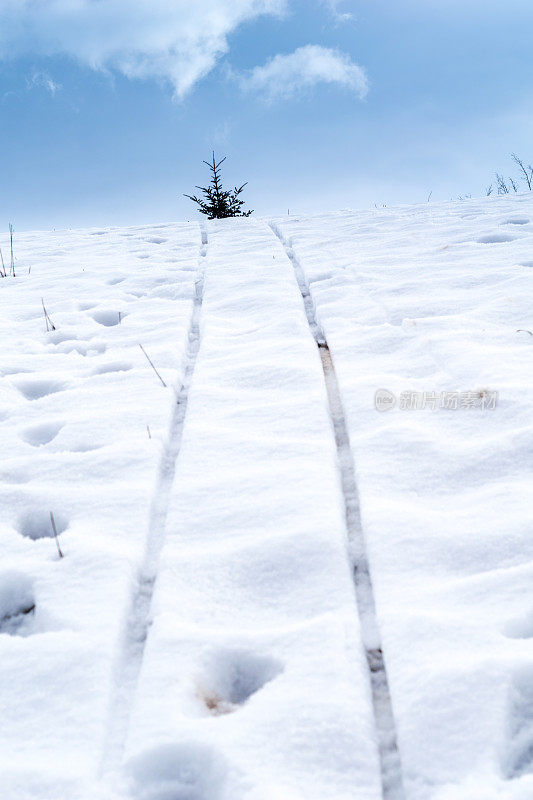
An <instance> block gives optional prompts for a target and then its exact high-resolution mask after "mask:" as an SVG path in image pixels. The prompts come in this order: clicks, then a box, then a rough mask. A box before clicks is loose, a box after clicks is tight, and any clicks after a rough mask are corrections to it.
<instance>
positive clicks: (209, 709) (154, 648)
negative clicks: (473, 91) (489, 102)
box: [0, 196, 533, 800]
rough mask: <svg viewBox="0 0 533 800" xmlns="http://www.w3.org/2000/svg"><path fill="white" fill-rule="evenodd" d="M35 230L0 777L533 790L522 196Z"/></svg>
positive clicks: (3, 419)
mask: <svg viewBox="0 0 533 800" xmlns="http://www.w3.org/2000/svg"><path fill="white" fill-rule="evenodd" d="M7 245H8V242H7V238H6V237H0V247H1V248H2V252H3V254H4V260H5V261H6V252H8V246H7ZM15 255H16V257H17V258H16V262H15V267H16V277H11V276H8V277H6V278H0V333H1V336H2V357H1V359H0V365H1V366H0V376H1V377H0V398H1V406H0V452H1V455H2V458H1V462H0V496H1V504H2V512H3V513H2V515H1V518H0V553H1V561H0V719H1V723H2V724H1V725H0V785H1V786H2V797H3V798H4V797H5V799H6V800H127V799H129V798H132V800H378V798H380V797H382V796H383V797H385V798H386V800H402V799H405V800H496V799H498V800H500V799H501V800H525V799H526V798H531V797H532V796H533V592H532V589H531V586H532V584H533V537H532V536H531V496H532V459H531V452H532V449H533V414H532V406H533V403H532V400H531V378H532V367H531V353H532V350H531V348H532V347H533V318H532V317H533V311H532V302H531V301H532V294H533V293H532V291H531V280H532V275H533V273H532V269H533V200H532V199H531V197H530V196H519V197H516V198H515V197H513V198H505V199H499V198H497V199H493V198H487V199H485V200H483V201H466V202H460V203H451V204H445V205H425V206H417V207H405V208H397V209H375V210H373V211H368V212H339V213H336V214H326V215H323V216H319V217H308V218H296V217H286V218H284V219H277V220H258V219H249V220H226V221H222V222H209V223H207V224H205V225H204V226H200V225H199V224H196V223H190V224H188V223H187V224H169V225H152V226H146V227H141V228H121V229H117V228H113V229H108V230H83V231H60V232H53V233H50V232H46V233H43V232H36V233H26V234H20V235H16V238H15ZM8 267H9V265H8ZM43 303H44V307H45V308H46V312H47V314H48V317H47V318H45V314H44V311H43ZM52 326H53V327H52ZM47 328H48V330H47ZM140 345H142V348H141V347H140ZM376 393H377V394H376ZM376 405H377V407H376ZM51 515H52V516H51ZM54 524H55V527H56V530H57V532H58V538H57V541H56V540H55V539H54V530H53V528H54ZM60 551H61V553H62V555H63V557H60Z"/></svg>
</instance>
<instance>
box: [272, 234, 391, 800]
mask: <svg viewBox="0 0 533 800" xmlns="http://www.w3.org/2000/svg"><path fill="white" fill-rule="evenodd" d="M270 228H271V230H272V232H273V233H274V234H275V236H277V238H278V239H279V241H280V242H281V244H282V245H283V248H284V250H285V253H286V254H287V257H288V259H289V260H290V262H291V264H292V266H293V268H294V273H295V276H296V280H297V281H298V286H299V288H300V292H301V294H302V298H303V302H304V307H305V313H306V316H307V321H308V323H309V328H310V330H311V333H312V335H313V337H314V339H315V341H316V343H317V346H318V349H319V353H320V358H321V361H322V368H323V370H324V380H325V383H326V389H327V394H328V401H329V411H330V416H331V421H332V423H333V431H334V435H335V444H336V447H337V457H338V460H339V466H340V475H341V485H342V493H343V496H344V507H345V517H346V529H347V535H348V541H349V547H350V553H351V555H352V558H353V579H354V586H355V596H356V601H357V611H358V615H359V620H360V624H361V630H362V636H363V643H364V646H365V652H366V659H367V664H368V674H369V680H370V686H371V690H372V703H373V710H374V719H375V724H376V732H377V739H378V748H379V757H380V767H381V783H382V791H383V800H404V797H405V794H404V790H403V780H402V766H401V760H400V753H399V749H398V741H397V734H396V724H395V721H394V714H393V711H392V703H391V697H390V690H389V683H388V679H387V672H386V669H385V663H384V660H383V652H382V648H381V638H380V633H379V625H378V621H377V615H376V604H375V600H374V592H373V588H372V581H371V578H370V571H369V567H368V558H367V551H366V543H365V538H364V533H363V528H362V525H361V515H360V510H359V494H358V491H357V483H356V479H355V465H354V459H353V454H352V450H351V447H350V439H349V436H348V429H347V425H346V418H345V415H344V409H343V406H342V400H341V394H340V389H339V383H338V380H337V376H336V374H335V367H334V364H333V359H332V357H331V353H330V350H329V347H328V343H327V340H326V337H325V335H324V332H323V331H322V329H321V328H320V325H319V324H318V322H317V319H316V315H315V309H314V305H313V300H312V298H311V295H310V292H309V286H308V283H307V280H306V278H305V274H304V272H303V269H302V267H301V265H300V263H299V262H298V259H297V258H296V256H295V254H294V251H293V249H292V247H291V246H290V244H289V243H288V242H287V241H286V240H285V238H284V236H283V234H282V233H281V231H280V230H279V228H278V227H277V225H276V224H275V223H274V222H271V223H270Z"/></svg>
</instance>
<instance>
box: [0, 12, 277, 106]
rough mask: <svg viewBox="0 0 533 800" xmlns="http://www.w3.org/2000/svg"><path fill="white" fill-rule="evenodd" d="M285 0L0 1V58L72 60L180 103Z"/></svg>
mask: <svg viewBox="0 0 533 800" xmlns="http://www.w3.org/2000/svg"><path fill="white" fill-rule="evenodd" d="M287 2H288V0H0V59H7V58H16V57H18V56H21V55H27V54H33V55H37V54H38V55H44V56H53V55H67V56H70V57H72V58H74V59H76V60H78V61H79V62H81V63H82V64H84V65H87V66H89V67H91V68H93V69H102V70H104V69H115V70H118V71H120V72H122V73H123V74H124V75H127V76H128V77H131V78H159V79H163V80H168V81H170V82H171V83H172V85H173V86H174V90H175V93H176V96H178V97H183V96H184V95H186V94H187V92H189V91H190V89H191V88H192V87H193V86H194V84H195V83H196V82H197V81H199V80H200V79H201V78H203V77H204V76H205V75H207V73H208V72H210V70H212V69H213V67H214V66H215V64H216V62H217V60H218V59H219V58H220V57H221V56H222V55H223V54H224V53H226V52H227V50H228V42H227V37H228V35H229V34H230V33H231V32H232V31H234V30H235V28H237V27H238V26H239V25H240V24H241V23H243V22H246V21H248V20H252V19H254V18H256V17H259V16H261V15H263V14H281V13H283V12H284V11H285V10H286V6H287Z"/></svg>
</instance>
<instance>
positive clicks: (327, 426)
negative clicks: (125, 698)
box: [127, 221, 380, 800]
mask: <svg viewBox="0 0 533 800" xmlns="http://www.w3.org/2000/svg"><path fill="white" fill-rule="evenodd" d="M208 231H209V244H208V248H207V256H206V282H205V292H204V300H203V308H202V316H201V345H200V350H199V354H198V360H197V363H196V368H195V372H194V378H193V382H192V386H191V391H190V395H189V400H188V410H187V419H186V424H185V427H184V431H183V439H182V443H181V448H180V452H179V455H178V459H177V463H176V474H175V483H174V489H173V492H172V497H171V503H170V507H169V512H168V517H167V525H166V539H165V545H164V547H163V550H162V553H161V559H160V568H159V572H158V578H157V582H156V586H155V594H154V602H153V607H152V615H153V622H152V625H151V628H150V633H149V636H148V640H147V643H146V649H145V654H144V660H143V665H142V670H141V675H140V681H139V686H138V691H137V697H136V703H135V707H134V712H133V715H132V718H131V725H130V735H129V741H128V745H127V755H128V757H129V759H130V762H129V763H130V772H131V779H130V791H132V793H133V796H134V797H139V798H143V799H144V798H154V799H155V798H160V797H163V796H166V795H165V791H167V792H168V796H170V797H174V796H176V797H189V796H190V797H195V798H196V797H198V798H202V799H204V798H205V800H211V798H213V799H214V798H219V797H220V798H228V799H229V798H237V797H246V798H253V799H255V798H257V799H258V800H259V798H264V800H267V798H273V797H275V798H280V800H282V799H283V798H300V797H301V798H302V799H303V798H306V800H310V799H311V798H317V800H318V799H319V798H320V800H325V799H326V798H336V799H337V798H338V799H339V800H340V798H354V797H357V798H365V800H366V798H368V800H371V799H372V798H377V797H379V796H380V788H379V783H380V779H379V769H378V763H377V751H376V740H375V734H374V729H373V720H372V708H371V699H370V690H369V680H368V675H367V667H366V663H365V658H364V651H363V648H362V644H361V640H360V633H359V626H358V622H357V612H356V608H355V599H354V593H353V583H352V579H351V575H350V569H349V563H348V557H347V543H346V533H345V526H344V520H343V503H342V495H341V492H340V486H339V482H338V476H337V471H336V453H335V445H334V440H333V436H332V430H331V422H330V419H329V413H328V407H327V398H326V392H325V385H324V380H323V374H322V369H321V365H320V359H319V356H318V352H317V349H316V345H315V343H314V341H313V339H312V337H311V336H310V334H309V328H308V325H307V322H306V319H305V315H304V313H303V308H302V303H301V297H300V294H299V291H298V287H297V284H296V282H295V279H294V274H293V270H292V267H291V265H290V262H289V261H288V260H287V258H286V256H285V253H284V251H283V249H282V248H281V246H280V244H279V242H278V241H277V240H276V239H275V238H274V237H273V236H272V234H271V232H270V231H269V229H268V228H267V227H266V226H265V225H263V224H261V223H251V222H248V221H247V222H241V223H238V222H236V221H235V222H234V223H233V224H231V225H227V224H224V223H222V224H220V225H217V224H215V223H210V224H209V228H208Z"/></svg>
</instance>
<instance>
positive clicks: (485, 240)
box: [476, 233, 515, 244]
mask: <svg viewBox="0 0 533 800" xmlns="http://www.w3.org/2000/svg"><path fill="white" fill-rule="evenodd" d="M514 238H515V237H514V236H509V235H508V234H506V233H492V234H489V235H488V236H480V238H479V239H476V241H477V242H479V244H502V243H503V242H513V241H514Z"/></svg>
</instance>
